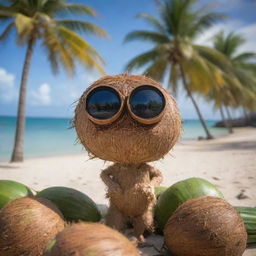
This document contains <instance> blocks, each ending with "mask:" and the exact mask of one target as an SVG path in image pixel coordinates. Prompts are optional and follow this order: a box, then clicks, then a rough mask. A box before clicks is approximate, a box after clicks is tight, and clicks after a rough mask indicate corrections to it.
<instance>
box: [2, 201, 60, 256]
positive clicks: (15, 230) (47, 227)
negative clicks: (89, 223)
mask: <svg viewBox="0 0 256 256" xmlns="http://www.w3.org/2000/svg"><path fill="white" fill-rule="evenodd" d="M63 228H64V221H63V217H62V214H61V213H60V211H59V210H58V208H57V207H56V206H55V205H54V204H53V203H51V202H50V201H48V200H47V199H43V198H38V197H24V198H20V199H16V200H14V201H12V202H10V203H9V204H7V205H6V206H5V207H4V208H2V210H1V211H0V256H41V255H42V254H43V251H44V249H45V248H46V246H47V245H48V243H49V242H50V241H51V240H52V239H53V238H54V237H55V235H56V234H57V233H58V232H59V231H61V230H62V229H63Z"/></svg>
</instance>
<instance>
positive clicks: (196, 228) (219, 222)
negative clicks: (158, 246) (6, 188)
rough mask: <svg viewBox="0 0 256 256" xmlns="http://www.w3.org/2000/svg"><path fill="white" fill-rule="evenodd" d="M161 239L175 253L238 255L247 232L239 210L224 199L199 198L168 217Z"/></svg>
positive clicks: (187, 255) (179, 255) (240, 253)
mask: <svg viewBox="0 0 256 256" xmlns="http://www.w3.org/2000/svg"><path fill="white" fill-rule="evenodd" d="M164 239H165V243H166V245H167V247H168V248H169V250H170V251H171V252H172V253H173V254H174V255H176V256H218V255H219V256H241V255H242V254H243V252H244V251H245V248H246V241H247V234H246V229H245V226H244V223H243V221H242V219H241V218H240V215H239V213H238V212H237V211H236V210H235V209H234V208H233V207H232V206H231V205H230V204H229V203H227V202H226V201H225V200H223V199H220V198H216V197H199V198H195V199H192V200H189V201H187V202H185V203H183V204H182V205H181V206H179V207H178V209H177V210H176V211H175V212H174V214H173V215H172V216H171V218H170V219H169V220H168V222H167V224H166V225H165V229H164Z"/></svg>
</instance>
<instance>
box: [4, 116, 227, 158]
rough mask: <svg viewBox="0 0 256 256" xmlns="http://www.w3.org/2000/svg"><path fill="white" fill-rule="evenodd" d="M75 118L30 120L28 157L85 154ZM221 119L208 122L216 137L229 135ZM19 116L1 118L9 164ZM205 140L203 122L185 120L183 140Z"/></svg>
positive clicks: (28, 119)
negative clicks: (79, 139) (75, 125)
mask: <svg viewBox="0 0 256 256" xmlns="http://www.w3.org/2000/svg"><path fill="white" fill-rule="evenodd" d="M71 121H72V118H71V117H31V116H29V117H26V129H25V143H24V157H25V158H35V157H47V156H56V155H70V154H79V153H83V152H85V150H84V149H83V147H82V145H81V144H80V143H78V141H77V137H76V132H75V130H74V129H72V124H71ZM217 121H218V120H206V124H207V126H208V127H209V129H210V131H211V133H212V134H213V136H215V137H218V136H221V135H225V134H227V130H226V129H225V128H216V127H214V124H215V123H216V122H217ZM15 125H16V117H15V116H4V115H0V162H3V161H9V160H10V158H11V153H12V149H13V145H14V137H15ZM198 137H205V133H204V130H203V128H202V126H201V123H200V121H199V120H197V119H184V120H183V124H182V136H181V141H186V140H197V139H198Z"/></svg>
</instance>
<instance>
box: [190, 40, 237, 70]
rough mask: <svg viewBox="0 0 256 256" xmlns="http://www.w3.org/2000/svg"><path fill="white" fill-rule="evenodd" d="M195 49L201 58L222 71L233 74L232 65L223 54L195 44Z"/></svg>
mask: <svg viewBox="0 0 256 256" xmlns="http://www.w3.org/2000/svg"><path fill="white" fill-rule="evenodd" d="M193 47H194V49H195V50H196V51H197V52H198V54H199V55H200V56H201V57H203V58H205V59H207V60H208V61H209V62H211V63H212V64H214V65H215V66H217V67H219V68H220V69H221V70H223V71H225V72H228V73H232V70H233V68H232V64H231V62H230V61H229V59H228V58H227V57H226V56H225V55H224V54H223V53H221V52H219V51H217V50H216V49H213V48H210V47H207V46H202V45H195V44H194V45H193Z"/></svg>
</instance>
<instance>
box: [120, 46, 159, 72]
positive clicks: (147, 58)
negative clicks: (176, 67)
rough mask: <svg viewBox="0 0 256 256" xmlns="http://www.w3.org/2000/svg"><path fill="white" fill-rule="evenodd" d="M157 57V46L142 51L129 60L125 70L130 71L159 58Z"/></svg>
mask: <svg viewBox="0 0 256 256" xmlns="http://www.w3.org/2000/svg"><path fill="white" fill-rule="evenodd" d="M159 57H160V55H159V51H158V50H157V48H153V49H152V50H150V51H147V52H144V53H142V54H140V55H138V56H137V57H135V58H133V59H132V60H130V61H129V62H128V64H127V65H126V66H125V71H131V70H133V69H138V68H141V67H143V66H146V65H149V64H151V63H152V62H155V61H156V60H157V59H159Z"/></svg>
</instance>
